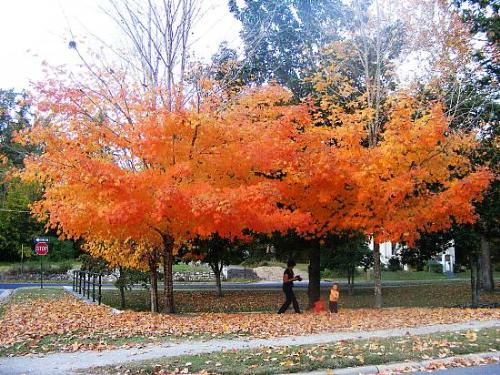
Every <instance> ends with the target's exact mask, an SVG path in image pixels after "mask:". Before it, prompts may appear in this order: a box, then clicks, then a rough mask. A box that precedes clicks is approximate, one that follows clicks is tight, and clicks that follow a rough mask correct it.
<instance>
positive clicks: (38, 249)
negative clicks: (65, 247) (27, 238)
mask: <svg viewBox="0 0 500 375" xmlns="http://www.w3.org/2000/svg"><path fill="white" fill-rule="evenodd" d="M48 252H49V245H48V244H47V242H38V243H37V244H36V245H35V253H36V254H37V255H47V253H48Z"/></svg>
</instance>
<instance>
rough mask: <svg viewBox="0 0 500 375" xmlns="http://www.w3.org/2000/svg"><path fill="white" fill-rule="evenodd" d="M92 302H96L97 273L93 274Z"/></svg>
mask: <svg viewBox="0 0 500 375" xmlns="http://www.w3.org/2000/svg"><path fill="white" fill-rule="evenodd" d="M92 302H95V273H93V274H92Z"/></svg>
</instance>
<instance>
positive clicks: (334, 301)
mask: <svg viewBox="0 0 500 375" xmlns="http://www.w3.org/2000/svg"><path fill="white" fill-rule="evenodd" d="M339 295H340V292H339V284H337V283H333V285H332V288H331V289H330V302H329V304H328V307H329V309H330V313H338V312H339V306H338V301H339Z"/></svg>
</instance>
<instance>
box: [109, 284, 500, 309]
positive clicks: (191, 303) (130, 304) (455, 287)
mask: <svg viewBox="0 0 500 375" xmlns="http://www.w3.org/2000/svg"><path fill="white" fill-rule="evenodd" d="M295 294H296V295H297V299H298V301H299V305H300V306H301V307H302V308H304V307H306V306H307V291H305V290H300V289H299V290H296V291H295ZM383 295H384V306H386V307H453V306H457V305H467V304H469V303H470V300H471V297H470V283H453V284H424V285H417V286H398V287H387V288H384V290H383ZM322 298H323V299H325V300H326V299H327V298H328V290H323V293H322ZM126 300H127V308H129V309H132V310H135V311H148V310H149V293H148V292H147V291H146V290H132V291H127V292H126ZM283 301H284V295H283V292H282V291H280V290H252V291H250V290H246V291H235V290H228V291H225V292H224V297H222V298H219V297H217V296H216V295H215V294H214V293H212V292H209V291H196V292H194V291H193V292H190V291H176V292H175V303H176V309H177V310H178V311H179V312H182V313H193V312H195V313H198V312H245V311H253V312H255V311H268V312H271V311H278V309H279V307H280V306H281V304H282V303H283ZM481 301H482V302H483V303H500V294H499V293H498V292H497V293H490V294H487V293H482V294H481ZM103 303H105V304H107V305H110V306H113V307H116V308H119V307H120V299H119V293H118V291H117V290H116V289H115V290H113V289H112V290H104V297H103ZM339 304H340V307H341V308H369V307H372V306H373V289H372V288H364V289H357V290H355V293H354V295H352V296H350V295H348V293H347V291H345V290H342V291H341V296H340V301H339ZM160 305H161V301H160Z"/></svg>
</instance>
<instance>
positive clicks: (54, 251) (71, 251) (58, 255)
mask: <svg viewBox="0 0 500 375" xmlns="http://www.w3.org/2000/svg"><path fill="white" fill-rule="evenodd" d="M74 258H75V247H74V244H73V241H59V240H58V239H54V238H51V239H50V242H49V260H51V261H53V262H60V261H63V260H71V259H74Z"/></svg>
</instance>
